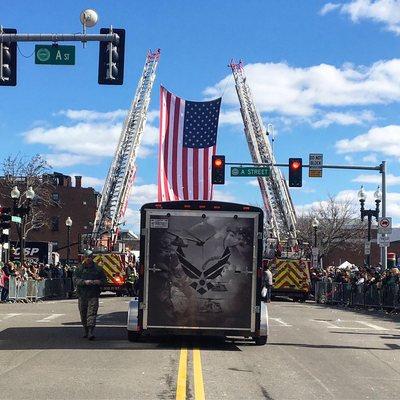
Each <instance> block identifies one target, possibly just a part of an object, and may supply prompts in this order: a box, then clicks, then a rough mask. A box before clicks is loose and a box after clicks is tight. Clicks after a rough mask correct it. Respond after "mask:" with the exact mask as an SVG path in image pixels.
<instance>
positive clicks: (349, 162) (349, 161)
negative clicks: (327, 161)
mask: <svg viewBox="0 0 400 400" xmlns="http://www.w3.org/2000/svg"><path fill="white" fill-rule="evenodd" d="M344 159H345V161H346V162H347V163H348V164H351V163H353V162H354V159H353V157H352V156H348V155H347V156H344Z"/></svg>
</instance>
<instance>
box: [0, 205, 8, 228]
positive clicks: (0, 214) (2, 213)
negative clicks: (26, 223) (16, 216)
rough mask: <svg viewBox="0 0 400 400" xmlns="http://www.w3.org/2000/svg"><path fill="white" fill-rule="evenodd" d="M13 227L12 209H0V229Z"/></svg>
mask: <svg viewBox="0 0 400 400" xmlns="http://www.w3.org/2000/svg"><path fill="white" fill-rule="evenodd" d="M10 227H11V208H6V207H0V229H9V228H10Z"/></svg>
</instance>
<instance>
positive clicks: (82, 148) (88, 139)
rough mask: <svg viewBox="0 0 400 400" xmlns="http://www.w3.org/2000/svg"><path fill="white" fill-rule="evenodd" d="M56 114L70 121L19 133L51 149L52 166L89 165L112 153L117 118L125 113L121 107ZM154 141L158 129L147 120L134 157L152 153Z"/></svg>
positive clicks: (118, 129) (118, 130)
mask: <svg viewBox="0 0 400 400" xmlns="http://www.w3.org/2000/svg"><path fill="white" fill-rule="evenodd" d="M60 113H62V114H63V115H65V116H67V118H69V119H71V120H72V121H73V122H74V124H73V125H60V126H57V127H48V126H39V127H35V128H33V129H30V130H28V131H27V132H24V133H23V136H24V138H25V141H26V142H27V143H30V144H41V145H44V146H47V147H48V148H49V149H50V150H51V151H52V153H51V154H48V155H47V156H46V157H47V159H48V161H49V163H50V164H51V165H52V166H54V167H66V166H72V165H77V164H93V163H96V162H98V161H99V160H100V159H101V158H104V157H109V158H111V157H113V156H114V153H115V149H116V146H117V143H118V140H119V137H120V135H121V130H122V122H121V121H120V120H118V118H119V117H120V116H122V114H123V113H125V111H124V110H117V111H111V112H108V113H99V112H96V111H88V110H66V111H61V112H60ZM150 114H151V116H150V118H149V119H150V120H152V121H154V119H155V118H156V117H155V112H154V111H151V112H150ZM76 121H78V122H76ZM157 144H158V129H157V128H156V127H155V126H153V125H151V123H150V122H148V123H147V124H146V128H145V131H144V133H143V135H142V142H141V146H140V147H139V151H138V157H147V156H148V155H150V154H153V153H154V151H155V150H154V147H155V146H156V145H157Z"/></svg>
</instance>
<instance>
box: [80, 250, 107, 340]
mask: <svg viewBox="0 0 400 400" xmlns="http://www.w3.org/2000/svg"><path fill="white" fill-rule="evenodd" d="M93 281H99V282H100V283H99V282H97V283H95V282H93ZM74 283H75V286H76V291H77V294H78V306H79V312H80V314H81V321H82V325H83V328H84V329H85V335H84V337H88V336H89V339H94V335H93V330H94V327H95V326H96V317H97V310H98V309H99V297H100V292H101V286H103V285H105V284H106V283H107V278H106V275H105V273H104V271H103V270H102V269H101V268H100V267H98V266H97V265H96V264H95V263H94V262H93V259H91V258H88V259H86V260H85V261H84V262H83V263H82V264H81V265H80V266H79V267H78V268H77V269H76V270H75V274H74Z"/></svg>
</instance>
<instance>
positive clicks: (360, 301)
mask: <svg viewBox="0 0 400 400" xmlns="http://www.w3.org/2000/svg"><path fill="white" fill-rule="evenodd" d="M352 289H353V291H352V294H353V296H352V301H351V305H352V306H360V307H364V305H365V302H364V285H363V284H360V285H354V286H353V287H352Z"/></svg>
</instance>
